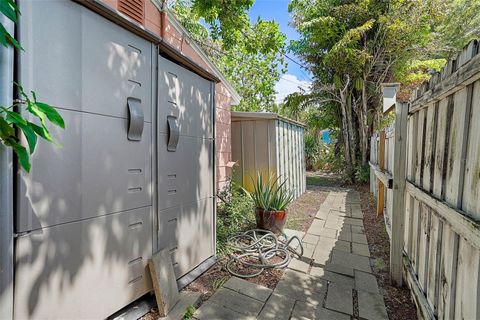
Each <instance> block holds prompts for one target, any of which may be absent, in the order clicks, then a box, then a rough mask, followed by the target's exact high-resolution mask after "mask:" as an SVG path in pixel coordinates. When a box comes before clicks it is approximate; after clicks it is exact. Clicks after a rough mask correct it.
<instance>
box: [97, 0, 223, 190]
mask: <svg viewBox="0 0 480 320" xmlns="http://www.w3.org/2000/svg"><path fill="white" fill-rule="evenodd" d="M102 1H103V2H104V3H105V4H107V5H109V6H110V7H112V8H113V9H117V6H118V0H102ZM144 10H145V11H144V24H143V26H144V27H145V28H146V29H148V30H149V31H151V32H153V33H154V34H156V35H158V36H161V34H162V23H161V21H162V18H161V13H160V12H159V11H158V9H157V7H156V6H155V5H154V4H153V3H152V2H151V1H150V0H145V1H144ZM163 21H165V22H166V23H165V26H163V27H164V29H163V37H164V40H165V41H167V42H168V43H170V44H171V45H172V46H173V47H175V48H176V49H177V50H179V51H180V52H181V53H183V54H184V55H185V56H187V57H189V58H190V59H192V60H193V61H195V62H196V63H197V64H199V65H200V66H202V67H203V68H204V69H206V70H207V71H209V72H212V70H211V68H210V67H209V66H208V64H207V63H206V62H205V61H204V60H203V59H202V57H201V56H200V55H198V54H197V52H196V51H195V50H194V48H193V47H192V46H191V43H190V41H191V40H189V39H188V38H187V37H186V35H184V34H183V33H182V32H181V31H180V30H177V29H175V27H174V26H173V25H172V24H170V23H169V22H168V20H167V19H163ZM231 103H232V95H231V93H230V92H229V91H228V89H227V88H226V87H225V85H224V84H223V83H221V82H220V83H217V84H216V86H215V118H216V137H215V138H216V139H215V157H216V158H215V162H216V166H217V167H216V178H217V189H218V190H222V189H223V188H224V187H225V186H226V183H227V181H228V179H229V177H230V176H231V174H232V172H231V168H229V167H228V166H227V164H228V162H230V161H231V159H232V150H231V118H230V105H231Z"/></svg>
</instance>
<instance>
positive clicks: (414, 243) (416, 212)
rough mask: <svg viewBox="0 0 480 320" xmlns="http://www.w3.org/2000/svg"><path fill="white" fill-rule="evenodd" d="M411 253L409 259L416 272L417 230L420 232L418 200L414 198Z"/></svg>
mask: <svg viewBox="0 0 480 320" xmlns="http://www.w3.org/2000/svg"><path fill="white" fill-rule="evenodd" d="M412 214H413V217H412V239H411V241H412V242H411V246H412V254H411V255H410V260H411V261H412V267H413V269H414V270H415V273H416V274H418V242H419V232H420V201H418V200H417V199H415V198H414V200H413V211H412Z"/></svg>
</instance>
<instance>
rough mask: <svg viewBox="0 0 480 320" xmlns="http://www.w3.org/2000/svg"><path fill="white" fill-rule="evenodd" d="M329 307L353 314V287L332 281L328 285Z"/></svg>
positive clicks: (327, 305)
mask: <svg viewBox="0 0 480 320" xmlns="http://www.w3.org/2000/svg"><path fill="white" fill-rule="evenodd" d="M325 307H326V308H327V309H331V310H335V311H339V312H343V313H347V314H350V315H353V296H352V289H351V288H348V287H344V286H340V285H336V284H334V283H331V284H330V285H329V286H328V292H327V302H326V304H325Z"/></svg>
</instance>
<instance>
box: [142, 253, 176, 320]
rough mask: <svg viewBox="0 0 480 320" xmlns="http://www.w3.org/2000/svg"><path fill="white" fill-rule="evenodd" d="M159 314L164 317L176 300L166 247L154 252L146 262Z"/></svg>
mask: <svg viewBox="0 0 480 320" xmlns="http://www.w3.org/2000/svg"><path fill="white" fill-rule="evenodd" d="M148 268H149V269H150V275H151V276H152V283H153V288H154V291H155V298H156V301H157V306H158V312H159V314H160V316H162V317H165V316H166V315H167V314H168V312H169V311H170V309H172V308H173V306H174V305H175V304H176V303H177V301H178V287H177V280H176V278H175V272H174V270H173V264H172V258H171V256H170V251H169V250H168V249H163V250H160V251H159V252H157V253H155V254H154V255H153V256H152V258H151V259H150V260H149V262H148Z"/></svg>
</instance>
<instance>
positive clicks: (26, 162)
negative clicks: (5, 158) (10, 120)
mask: <svg viewBox="0 0 480 320" xmlns="http://www.w3.org/2000/svg"><path fill="white" fill-rule="evenodd" d="M6 144H7V145H9V146H11V147H12V149H13V151H15V153H16V154H17V158H18V162H19V163H20V166H21V167H22V168H23V169H24V170H25V171H26V172H30V168H31V165H30V159H29V155H28V152H27V149H25V147H24V146H22V145H21V144H19V143H17V142H16V141H15V140H14V139H13V138H10V139H8V140H7V141H6Z"/></svg>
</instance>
